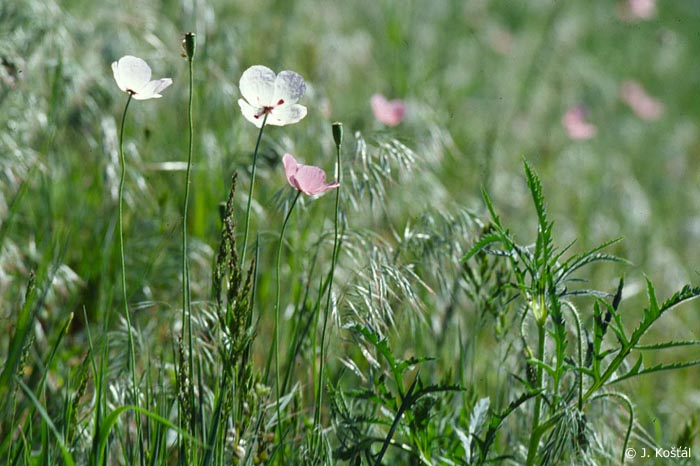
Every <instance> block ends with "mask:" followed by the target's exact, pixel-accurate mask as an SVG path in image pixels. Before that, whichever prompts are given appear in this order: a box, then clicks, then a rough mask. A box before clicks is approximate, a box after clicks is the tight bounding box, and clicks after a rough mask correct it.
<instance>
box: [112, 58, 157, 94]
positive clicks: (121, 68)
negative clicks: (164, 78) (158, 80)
mask: <svg viewBox="0 0 700 466" xmlns="http://www.w3.org/2000/svg"><path fill="white" fill-rule="evenodd" d="M112 70H113V71H114V64H113V65H112ZM117 71H118V72H117ZM117 71H115V72H114V79H116V81H117V85H118V86H119V89H121V90H123V91H124V92H129V91H133V92H137V93H138V92H139V91H141V89H142V88H143V87H144V86H145V85H146V84H147V83H148V82H149V81H150V80H151V67H150V66H148V64H147V63H146V62H145V61H143V60H142V59H140V58H138V57H133V56H131V55H126V56H124V57H122V58H120V59H119V61H118V62H117Z"/></svg>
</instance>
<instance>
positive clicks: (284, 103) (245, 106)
mask: <svg viewBox="0 0 700 466" xmlns="http://www.w3.org/2000/svg"><path fill="white" fill-rule="evenodd" d="M238 88H239V89H240V91H241V95H242V96H243V98H242V99H238V105H239V106H240V107H241V112H242V113H243V116H244V117H245V118H246V120H248V121H250V122H251V123H253V124H254V125H255V126H257V127H258V128H260V127H261V126H262V123H263V119H264V116H265V114H267V122H266V124H268V125H274V126H285V125H290V124H292V123H296V122H298V121H300V120H301V119H302V118H304V117H305V116H306V107H304V106H303V105H299V104H297V102H298V101H299V99H301V97H302V96H303V95H304V92H306V83H305V82H304V78H302V77H301V75H299V74H298V73H295V72H294V71H282V72H280V74H278V75H276V74H275V73H274V71H272V70H271V69H270V68H268V67H266V66H262V65H256V66H251V67H250V68H248V69H247V70H245V71H244V72H243V75H242V76H241V81H240V83H239V85H238Z"/></svg>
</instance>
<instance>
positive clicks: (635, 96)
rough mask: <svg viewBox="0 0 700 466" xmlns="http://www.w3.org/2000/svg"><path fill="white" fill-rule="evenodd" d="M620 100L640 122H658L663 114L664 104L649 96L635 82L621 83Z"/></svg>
mask: <svg viewBox="0 0 700 466" xmlns="http://www.w3.org/2000/svg"><path fill="white" fill-rule="evenodd" d="M620 99H621V100H622V101H623V102H624V103H626V104H627V105H629V107H630V108H631V109H632V111H633V112H634V114H635V115H637V116H638V117H639V118H641V119H642V120H647V121H651V120H658V119H659V118H660V117H661V115H662V114H663V113H664V104H663V103H661V102H660V101H659V100H656V99H654V98H653V97H651V96H649V94H647V93H646V91H645V90H644V88H643V87H642V85H641V84H639V83H638V82H637V81H625V82H624V83H622V86H621V87H620Z"/></svg>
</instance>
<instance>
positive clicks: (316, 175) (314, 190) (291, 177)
mask: <svg viewBox="0 0 700 466" xmlns="http://www.w3.org/2000/svg"><path fill="white" fill-rule="evenodd" d="M282 163H283V164H284V172H285V173H286V175H287V181H289V184H290V185H292V187H293V188H295V189H298V190H299V191H301V192H302V193H304V194H307V195H309V196H314V195H316V194H321V193H324V192H326V191H328V190H329V189H333V188H337V187H338V186H340V183H338V182H337V181H334V182H332V183H326V173H325V172H324V171H323V170H322V169H320V168H319V167H314V166H312V165H304V164H301V163H299V162H297V161H296V159H295V158H294V156H293V155H292V154H284V156H283V157H282Z"/></svg>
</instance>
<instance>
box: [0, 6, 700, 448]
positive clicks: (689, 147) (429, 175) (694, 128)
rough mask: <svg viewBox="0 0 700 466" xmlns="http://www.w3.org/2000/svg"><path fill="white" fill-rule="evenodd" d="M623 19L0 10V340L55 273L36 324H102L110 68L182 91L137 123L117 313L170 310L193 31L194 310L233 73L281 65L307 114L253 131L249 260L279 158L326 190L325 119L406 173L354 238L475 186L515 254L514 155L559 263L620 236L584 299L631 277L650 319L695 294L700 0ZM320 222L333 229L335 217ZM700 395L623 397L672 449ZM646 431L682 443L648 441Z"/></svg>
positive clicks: (109, 214) (242, 145)
mask: <svg viewBox="0 0 700 466" xmlns="http://www.w3.org/2000/svg"><path fill="white" fill-rule="evenodd" d="M652 3H653V2H652ZM630 8H631V7H630V3H628V2H625V1H612V0H592V1H585V2H580V1H552V0H531V1H527V2H513V1H505V0H502V1H498V0H494V1H487V0H475V1H457V0H406V1H387V0H371V1H370V0H356V1H352V2H349V1H343V2H341V1H324V2H319V1H313V0H299V1H289V0H277V1H274V0H249V1H244V0H212V1H202V0H181V1H175V0H172V1H149V2H141V1H129V0H119V1H116V0H115V1H86V0H65V1H57V0H16V1H12V2H10V1H4V2H2V3H1V4H0V37H2V40H0V60H1V62H0V127H1V128H2V129H1V130H0V177H1V178H0V179H1V180H2V181H1V182H0V218H1V219H2V227H0V238H1V239H0V241H1V243H0V244H1V245H2V250H0V312H1V313H2V316H1V318H2V322H4V324H3V326H10V325H11V320H12V319H11V316H12V313H13V309H15V308H16V307H17V306H18V305H19V303H20V302H21V300H22V294H23V289H24V286H25V283H26V279H27V275H28V272H29V271H30V270H33V269H37V268H41V267H42V266H45V265H46V264H49V263H50V264H58V265H60V266H58V268H57V270H56V278H55V280H54V283H53V285H52V287H51V288H50V290H49V299H48V301H47V306H46V308H47V309H46V315H45V316H44V320H45V322H52V321H54V319H58V318H59V317H60V316H65V315H66V314H67V313H68V312H73V311H74V312H76V314H82V311H83V309H85V310H86V312H87V314H88V315H89V316H90V319H91V320H95V321H99V320H100V319H102V318H103V317H104V315H103V313H104V312H107V311H106V310H107V309H109V308H110V306H112V304H111V303H112V301H113V300H117V299H118V298H117V296H118V291H119V289H118V286H117V284H118V280H117V277H118V269H117V268H116V267H117V264H118V261H117V260H116V257H117V256H116V249H115V248H114V235H115V225H116V189H117V183H118V174H119V165H118V153H117V149H118V147H117V129H118V125H119V118H120V116H121V111H122V109H123V105H124V103H125V101H126V96H125V95H124V94H123V93H121V92H119V90H118V88H117V86H116V84H115V83H114V80H113V78H112V72H111V69H110V64H111V63H112V62H113V61H114V60H117V59H118V58H119V57H121V56H123V55H127V54H130V55H136V56H139V57H141V58H144V59H145V60H146V61H147V62H148V63H149V64H150V65H151V67H152V68H153V72H154V77H156V78H159V77H172V78H173V80H174V84H173V86H172V87H171V88H169V89H167V90H166V91H164V93H163V95H164V97H163V98H162V99H160V100H153V101H147V102H137V103H134V104H132V107H131V110H130V114H129V118H128V122H127V128H126V144H125V150H126V154H127V159H128V164H129V175H128V179H127V192H126V202H127V205H128V208H127V213H126V231H127V233H126V243H127V246H126V247H127V251H128V257H127V262H128V265H129V269H128V272H129V277H128V281H129V284H130V287H129V288H130V294H131V296H130V298H131V300H132V301H133V302H135V303H141V304H140V305H139V306H137V308H138V309H142V312H140V313H138V315H139V317H138V319H139V321H140V322H141V324H142V325H143V326H146V327H148V326H153V327H157V326H158V321H157V320H155V321H154V320H152V319H151V318H152V317H160V318H166V319H167V316H168V315H169V314H168V313H169V312H174V311H175V310H177V309H178V302H179V301H178V299H179V298H178V297H179V294H180V282H179V281H180V276H179V266H180V262H179V248H180V243H179V241H180V236H179V225H180V221H181V218H180V211H181V201H182V196H183V193H182V180H183V178H184V172H182V171H181V170H174V171H173V170H171V168H172V165H168V164H167V163H166V162H183V161H185V160H186V155H187V154H186V147H187V126H186V125H187V120H186V118H185V111H186V103H187V63H186V61H185V60H184V59H183V58H182V57H181V48H180V42H181V40H182V36H183V34H184V33H185V32H188V31H194V32H195V33H196V34H197V40H198V50H197V57H196V65H195V73H196V78H195V80H196V83H195V84H196V100H195V125H196V128H195V129H196V132H197V133H196V134H197V136H196V141H195V168H194V176H193V185H192V186H193V194H192V195H193V198H192V200H191V204H190V206H191V207H190V213H191V216H190V218H188V219H187V221H188V222H189V231H190V234H191V236H192V246H191V252H192V263H191V268H192V275H193V290H194V291H193V297H194V299H196V300H204V299H208V298H209V283H210V282H209V280H210V266H211V261H212V257H213V251H214V249H213V248H214V247H215V244H216V241H217V239H218V232H219V228H220V223H219V216H218V203H219V202H221V201H223V200H224V199H225V196H226V193H227V190H228V185H229V180H230V175H231V172H232V171H233V170H234V169H236V170H238V171H240V172H242V173H243V172H245V170H246V169H247V167H248V166H249V164H250V155H251V154H252V149H253V147H254V143H255V137H256V136H257V131H256V130H255V128H254V127H253V126H252V125H250V124H249V123H247V122H245V121H244V119H243V117H242V116H241V114H240V112H239V109H238V105H237V103H236V101H237V99H238V98H239V97H240V96H239V93H238V89H237V85H238V79H239V77H240V75H241V73H242V72H243V70H245V69H246V68H247V67H248V66H251V65H255V64H264V65H266V66H268V67H270V68H272V69H274V70H276V71H280V70H283V69H291V70H295V71H297V72H299V73H300V74H301V75H302V76H304V77H305V79H306V80H307V83H308V86H309V89H308V91H307V95H306V96H305V97H304V99H303V101H302V103H304V104H305V105H307V107H308V108H309V114H308V117H307V118H306V119H305V120H304V121H303V122H302V123H301V124H298V125H294V126H290V127H289V128H284V129H280V128H270V129H269V130H266V135H265V139H264V141H265V142H264V147H263V153H262V154H261V155H262V159H263V160H262V163H261V166H260V171H259V176H260V178H259V181H258V184H257V193H256V201H257V202H258V204H257V205H256V215H257V216H258V217H257V220H256V226H257V227H258V228H259V230H260V232H261V242H263V243H265V242H268V243H269V242H271V241H274V238H275V237H276V234H277V232H278V228H279V225H280V219H281V216H282V209H281V208H280V205H281V198H283V197H284V196H285V195H286V193H287V191H283V190H284V189H285V187H286V183H285V180H284V176H283V172H282V170H281V167H280V161H279V160H280V158H279V156H281V154H282V153H284V152H285V151H288V152H292V153H294V154H296V155H297V156H298V158H300V160H303V161H304V162H306V163H313V164H316V165H320V166H322V167H324V168H325V169H326V170H329V171H332V167H333V163H334V158H333V157H334V152H333V141H332V138H331V137H330V123H331V122H332V121H336V120H338V121H342V122H343V123H344V124H345V130H346V134H347V135H348V137H351V136H352V135H353V133H354V132H355V131H360V132H361V133H362V134H364V135H383V134H389V135H391V136H394V137H396V138H398V139H399V140H401V141H402V142H403V143H404V144H405V145H406V146H407V147H409V148H411V149H412V150H413V151H414V152H415V154H416V162H415V166H414V167H413V169H412V171H411V173H406V174H402V173H399V174H396V173H395V174H394V176H395V177H396V179H395V181H394V182H392V183H389V184H388V186H387V189H386V192H385V195H384V197H383V198H381V199H379V204H380V206H379V208H378V209H377V210H376V211H374V213H373V214H371V213H368V212H366V211H363V210H362V209H357V210H352V209H349V210H348V213H347V215H348V218H349V222H350V223H351V224H352V225H353V226H354V227H358V228H359V227H361V226H367V227H372V228H374V229H376V230H377V231H378V233H379V234H380V235H384V236H387V237H389V236H390V235H391V232H392V231H394V230H397V231H402V230H404V227H405V225H406V223H407V222H410V221H411V219H414V218H415V217H416V216H418V215H419V214H420V213H421V212H424V211H425V210H434V211H435V212H445V213H450V212H457V211H458V210H459V209H468V210H471V211H474V212H477V213H479V214H480V215H482V216H483V218H484V220H485V221H486V216H485V215H484V208H483V202H482V200H481V195H480V189H481V188H482V187H484V188H485V189H486V190H487V191H488V192H489V193H490V195H491V197H492V199H493V200H494V204H495V205H496V208H497V209H498V211H499V212H500V214H501V216H502V218H503V219H504V220H505V222H506V224H507V225H509V226H511V227H512V228H513V230H514V231H515V233H516V235H517V237H518V238H519V239H520V241H521V242H524V243H527V242H528V241H531V240H534V231H533V228H534V227H535V215H534V212H533V210H532V207H531V205H530V199H529V196H528V192H527V187H526V184H525V180H524V176H523V170H522V160H523V157H525V158H527V159H528V161H529V162H530V163H531V164H532V166H533V168H534V169H535V170H536V171H537V172H538V173H539V175H540V177H541V178H542V182H543V185H544V192H545V196H546V198H547V202H548V206H549V211H550V216H551V218H552V219H554V221H555V235H556V238H557V242H558V244H559V245H560V246H562V247H563V246H565V245H567V244H568V243H570V242H571V241H573V240H576V243H575V245H574V246H573V247H572V250H573V251H582V250H585V249H590V248H592V247H594V246H595V245H597V244H598V243H601V242H603V241H605V240H608V239H612V238H615V237H618V236H623V237H624V241H622V242H620V243H618V244H617V245H615V247H614V248H613V249H612V251H611V252H614V253H615V254H618V255H620V256H622V257H625V258H627V259H629V260H630V261H631V262H632V265H630V266H627V267H625V266H617V265H615V266H609V265H608V266H605V267H602V268H600V269H595V272H594V273H593V274H591V276H586V277H585V278H587V279H589V280H590V287H592V288H599V289H603V290H608V291H611V292H612V291H614V289H615V287H616V284H617V277H619V276H620V275H621V274H622V273H624V274H625V275H626V277H627V283H628V288H627V291H626V294H625V297H626V298H629V299H631V302H632V304H630V305H629V307H628V308H629V309H634V307H635V305H637V304H638V305H642V303H643V302H644V301H643V299H641V298H643V296H635V294H636V293H641V292H642V291H643V289H644V288H643V286H642V284H643V276H644V275H646V276H648V277H649V278H650V279H651V280H652V281H653V282H654V283H655V284H656V286H657V292H658V294H659V296H661V297H665V296H667V295H668V294H669V293H671V292H673V291H675V290H676V289H678V288H679V287H680V286H681V285H682V284H685V283H688V282H692V283H697V282H698V277H697V270H698V266H697V264H698V263H700V248H698V240H699V239H700V92H699V91H700V34H699V33H698V31H700V1H697V0H664V1H660V2H658V3H657V4H656V9H655V12H654V14H653V15H651V17H649V18H642V17H634V15H633V12H632V11H631V10H630ZM628 81H635V82H637V83H639V85H641V86H642V87H643V88H644V89H645V91H646V93H647V94H648V96H649V97H650V98H653V99H656V101H657V102H656V103H657V104H659V105H661V106H662V110H661V113H660V114H656V115H654V117H653V118H649V117H647V118H645V117H643V116H640V114H639V113H638V112H639V111H638V112H635V111H634V109H633V108H632V107H631V106H630V105H628V104H627V103H625V102H624V101H623V99H621V92H622V87H623V84H624V83H625V82H628ZM376 92H379V93H383V94H384V95H386V96H387V97H389V98H400V99H403V100H404V101H405V102H406V104H407V115H406V119H405V120H404V121H403V122H402V123H401V124H400V125H399V126H397V127H395V128H384V127H383V126H382V125H381V124H379V123H378V122H376V121H375V119H374V117H373V115H372V112H371V109H370V105H369V99H370V97H371V96H372V94H374V93H376ZM577 107H580V108H582V109H585V113H586V120H587V122H588V123H589V124H591V125H594V126H595V127H596V131H595V134H594V135H593V136H592V137H590V138H588V139H575V138H572V137H570V135H569V134H568V133H567V128H566V127H565V126H564V125H563V123H562V118H563V116H564V114H565V113H566V112H567V111H569V110H570V109H572V108H577ZM659 108H661V107H659ZM657 113H658V112H657ZM244 178H245V181H244V182H243V181H242V182H243V186H247V178H246V177H244ZM240 192H242V191H240ZM244 198H245V196H244V195H242V194H241V195H239V197H238V202H239V203H240V204H241V205H243V202H244ZM309 208H311V207H309ZM313 208H314V209H316V208H318V209H327V210H324V212H325V213H324V214H323V216H325V218H331V217H330V215H331V210H330V209H331V207H330V202H328V203H326V205H325V206H321V207H315V206H314V207H313ZM468 240H471V239H470V238H465V244H466V245H467V246H468V244H469V241H468ZM587 285H588V284H587ZM263 286H264V283H263ZM637 298H639V299H637ZM138 309H137V310H138ZM632 312H633V311H632ZM52 313H55V314H54V315H52ZM697 315H698V307H697V305H695V307H693V306H687V307H684V308H683V309H682V310H680V311H679V312H677V313H673V314H671V315H668V316H666V317H665V320H664V321H663V326H664V327H663V328H662V329H661V331H660V332H659V334H657V335H656V336H663V339H664V340H670V339H677V340H684V339H698V338H700V330H699V326H698V318H697ZM61 318H62V317H61ZM77 321H82V318H80V317H78V318H77ZM167 331H168V329H167V328H166V329H163V330H162V332H163V334H166V333H167ZM690 356H691V358H695V357H693V355H690ZM698 382H700V380H699V377H698V370H697V369H689V370H685V371H683V372H679V373H673V374H672V376H671V377H647V378H645V379H644V380H640V381H635V382H634V384H633V385H631V388H632V389H633V390H634V391H635V393H638V394H639V398H635V400H636V401H637V402H639V403H640V404H641V405H643V406H645V407H646V410H643V413H646V415H647V416H646V418H643V419H642V422H643V423H644V425H646V426H647V427H649V428H650V429H653V427H652V426H656V428H659V429H663V428H668V429H671V430H673V431H674V432H675V433H678V432H679V431H680V430H681V429H682V422H684V421H685V420H686V419H687V413H689V412H695V413H697V412H698V410H699V409H700V391H698V389H697V387H698V386H700V383H698ZM657 416H662V417H663V418H665V419H667V420H674V419H675V420H676V421H678V422H677V425H676V424H672V421H668V422H667V423H666V424H663V425H662V424H661V423H657V424H654V419H656V417H657ZM672 434H673V433H670V434H669V435H672Z"/></svg>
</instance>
